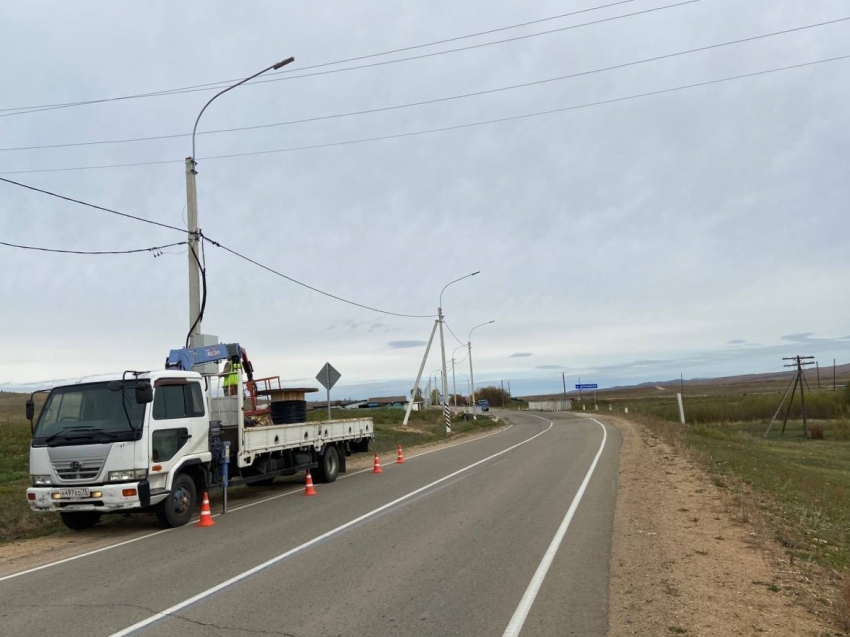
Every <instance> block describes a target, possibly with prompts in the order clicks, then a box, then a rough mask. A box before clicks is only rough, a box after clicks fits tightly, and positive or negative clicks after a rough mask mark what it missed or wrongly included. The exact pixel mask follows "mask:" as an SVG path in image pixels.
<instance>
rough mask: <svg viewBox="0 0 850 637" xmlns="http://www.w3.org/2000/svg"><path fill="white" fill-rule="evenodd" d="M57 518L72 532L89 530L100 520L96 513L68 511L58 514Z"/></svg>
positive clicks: (98, 514)
mask: <svg viewBox="0 0 850 637" xmlns="http://www.w3.org/2000/svg"><path fill="white" fill-rule="evenodd" d="M59 516H60V517H61V518H62V522H63V523H64V524H65V526H67V527H68V528H69V529H72V530H74V531H85V530H86V529H90V528H92V527H93V526H94V525H95V524H97V523H98V521H99V520H100V513H98V512H97V511H68V512H67V513H64V512H62V513H59Z"/></svg>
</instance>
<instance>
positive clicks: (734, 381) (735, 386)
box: [521, 363, 850, 400]
mask: <svg viewBox="0 0 850 637" xmlns="http://www.w3.org/2000/svg"><path fill="white" fill-rule="evenodd" d="M795 373H796V372H795V370H793V369H787V370H783V371H781V372H766V373H763V374H739V375H737V376H722V377H719V378H690V379H686V380H685V381H684V382H683V381H681V380H680V379H678V378H674V379H672V380H662V381H650V382H645V383H638V384H635V385H618V386H616V387H607V388H604V389H597V390H596V398H597V400H620V399H625V398H646V397H649V396H658V395H661V394H662V393H664V392H669V393H671V394H675V393H676V392H679V391H684V393H685V394H686V395H687V394H700V395H705V394H710V395H711V394H736V393H769V392H777V391H778V392H783V391H785V388H786V387H787V386H788V384H789V383H790V382H791V381H792V380H793V378H794V374H795ZM805 375H806V380H807V381H808V383H809V385H808V386H809V388H811V389H812V390H816V389H817V388H818V381H817V372H816V370H815V368H814V367H811V368H807V369H805ZM848 381H850V363H845V364H843V365H837V366H836V367H835V385H836V389H838V390H840V389H841V388H842V387H843V386H844V385H845V383H847V382H848ZM820 388H821V389H825V390H830V389H833V382H832V366H830V367H828V368H827V367H824V368H822V369H821V370H820ZM592 395H593V390H584V391H583V392H582V397H583V398H584V400H587V399H588V398H591V400H592ZM578 396H579V392H578V391H577V390H572V391H568V392H567V398H572V399H575V398H578ZM563 397H564V394H563V392H558V393H552V394H538V395H532V396H521V398H523V399H524V400H557V399H559V398H563Z"/></svg>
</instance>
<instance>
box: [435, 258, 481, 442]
mask: <svg viewBox="0 0 850 637" xmlns="http://www.w3.org/2000/svg"><path fill="white" fill-rule="evenodd" d="M479 272H481V270H476V271H475V272H472V273H471V274H467V275H465V276H462V277H460V278H459V279H455V280H454V281H449V282H448V283H446V284H445V285H444V286H443V289H442V290H440V303H439V305H438V306H437V321H438V322H439V323H440V353H441V354H442V357H443V414H444V415H445V418H446V433H447V434H450V433H451V432H452V421H451V416H450V415H449V401H448V400H447V398H448V395H449V383H448V377H447V375H446V341H445V338H444V337H443V322H444V321H443V292H445V291H446V288H447V287H449V286H450V285H452V284H453V283H457V282H458V281H463V280H464V279H468V278H469V277H471V276H475V275H476V274H478V273H479Z"/></svg>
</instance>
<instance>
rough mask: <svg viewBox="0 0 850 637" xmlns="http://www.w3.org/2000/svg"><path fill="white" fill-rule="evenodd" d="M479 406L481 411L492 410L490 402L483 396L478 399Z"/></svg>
mask: <svg viewBox="0 0 850 637" xmlns="http://www.w3.org/2000/svg"><path fill="white" fill-rule="evenodd" d="M478 408H479V409H480V410H481V411H490V403H489V402H487V400H486V399H484V398H482V399H481V400H479V401H478Z"/></svg>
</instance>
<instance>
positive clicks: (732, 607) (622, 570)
mask: <svg viewBox="0 0 850 637" xmlns="http://www.w3.org/2000/svg"><path fill="white" fill-rule="evenodd" d="M602 420H604V421H606V422H609V423H611V424H613V425H614V426H615V427H617V429H618V430H619V431H620V432H621V434H622V437H623V443H622V448H621V452H620V476H619V491H618V495H617V510H616V515H615V522H614V537H613V543H612V555H611V583H610V611H609V613H610V614H609V637H621V636H626V635H642V636H644V635H700V636H715V635H716V636H718V637H720V636H726V635H783V636H784V635H787V636H789V637H790V636H792V635H793V636H795V637H797V636H802V635H812V636H818V637H820V636H823V635H834V634H836V633H835V631H834V629H832V630H831V629H830V627H829V625H828V623H827V622H826V621H825V620H824V618H822V617H819V616H817V615H816V614H815V612H812V611H810V610H808V609H807V607H805V605H804V604H801V603H800V602H799V596H800V593H799V591H798V590H797V589H796V587H794V586H788V585H786V580H788V579H789V576H790V575H793V573H792V572H791V571H789V570H788V569H789V565H788V562H787V560H784V561H783V558H782V556H781V551H779V550H778V547H776V546H775V544H774V543H773V542H771V541H769V540H766V534H765V529H763V528H759V526H758V521H757V520H755V519H754V518H753V517H752V516H747V515H741V511H740V509H736V507H735V506H734V505H732V504H731V503H730V502H729V496H728V495H727V494H725V493H723V492H722V491H721V490H720V489H718V488H717V487H716V486H715V485H714V484H713V483H712V480H711V478H710V476H708V475H707V474H706V473H705V472H704V471H702V470H701V469H700V468H698V467H697V466H696V465H695V464H694V463H693V462H691V461H689V460H688V459H687V458H683V457H681V455H678V454H677V453H676V452H675V451H674V450H673V449H672V448H671V447H670V446H669V445H667V444H665V443H664V442H663V441H662V440H661V439H659V438H657V437H656V436H655V435H653V434H652V433H651V432H649V431H648V430H647V429H646V428H644V427H643V426H641V425H639V424H636V423H632V422H630V421H628V420H625V419H623V418H617V417H607V416H606V417H603V418H602ZM783 562H784V565H783Z"/></svg>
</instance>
